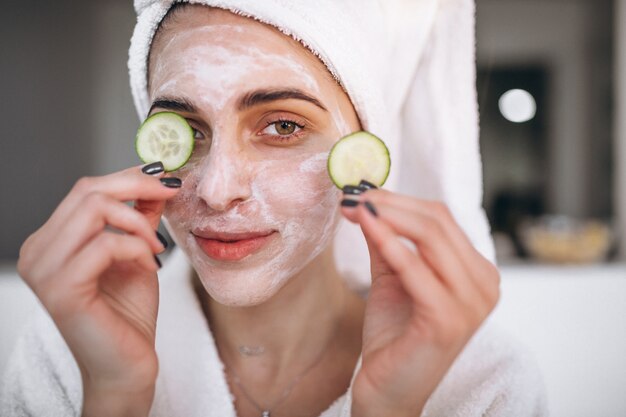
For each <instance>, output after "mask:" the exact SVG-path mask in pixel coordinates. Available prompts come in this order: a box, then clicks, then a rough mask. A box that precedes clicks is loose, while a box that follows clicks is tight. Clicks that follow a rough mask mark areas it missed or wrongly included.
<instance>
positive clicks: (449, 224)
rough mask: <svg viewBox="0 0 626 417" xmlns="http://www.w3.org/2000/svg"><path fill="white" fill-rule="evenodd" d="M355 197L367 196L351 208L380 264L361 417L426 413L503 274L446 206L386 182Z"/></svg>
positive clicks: (358, 399)
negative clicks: (386, 185)
mask: <svg viewBox="0 0 626 417" xmlns="http://www.w3.org/2000/svg"><path fill="white" fill-rule="evenodd" d="M346 197H348V198H351V199H357V200H359V201H360V203H359V204H358V206H356V207H342V212H343V214H344V216H346V218H348V219H349V220H350V221H352V222H355V223H358V224H360V226H361V229H362V230H363V233H364V235H365V238H366V241H367V244H368V248H369V252H370V259H371V271H372V285H371V289H370V292H369V297H368V300H367V307H366V310H365V321H364V325H363V348H362V355H363V356H362V366H361V369H360V371H359V373H358V374H357V376H356V379H355V381H354V385H353V403H352V416H354V417H368V416H376V417H385V416H394V417H402V416H411V417H418V416H419V415H420V414H421V412H422V410H423V408H424V405H425V403H426V401H427V400H428V398H429V397H430V395H431V394H432V393H433V391H434V390H435V388H436V387H437V385H438V384H439V382H440V381H441V380H442V379H443V377H444V376H445V374H446V372H447V371H448V369H449V368H450V366H451V365H452V363H453V362H454V360H455V358H456V357H457V356H458V355H459V353H460V352H461V351H462V349H463V347H464V346H465V345H466V343H467V342H468V341H469V339H470V338H471V337H472V335H473V334H474V333H475V332H476V330H477V329H478V328H479V327H480V325H481V324H482V322H483V321H484V320H485V318H486V317H487V316H488V315H489V313H490V312H491V311H492V310H493V308H494V307H495V305H496V304H497V302H498V299H499V294H500V291H499V284H500V275H499V273H498V270H497V268H496V267H495V266H494V265H493V264H492V263H491V262H489V261H488V260H487V259H485V258H484V257H483V256H482V255H481V254H480V253H479V252H478V251H477V250H476V249H475V248H474V247H473V246H472V244H471V242H470V241H469V239H468V238H467V236H466V235H465V234H464V233H463V231H462V230H461V228H460V227H459V226H458V225H457V223H456V222H455V220H454V219H453V217H452V215H451V213H450V211H449V210H448V208H447V207H446V206H445V205H444V204H442V203H440V202H434V201H426V200H419V199H417V198H414V197H409V196H405V195H400V194H396V193H392V192H390V191H386V190H379V189H372V190H369V191H367V192H365V193H364V194H361V195H359V196H346ZM365 202H369V204H370V205H371V207H372V208H373V210H374V211H375V212H376V213H377V216H376V215H373V214H372V213H371V211H370V210H369V209H368V208H367V205H366V203H365ZM401 238H406V239H408V241H410V242H412V243H413V244H414V246H415V249H416V250H415V249H414V248H412V247H411V245H406V243H405V242H402V240H401Z"/></svg>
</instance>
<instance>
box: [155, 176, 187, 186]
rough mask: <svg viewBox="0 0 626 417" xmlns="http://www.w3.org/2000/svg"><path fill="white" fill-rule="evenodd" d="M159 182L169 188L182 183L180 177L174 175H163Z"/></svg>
mask: <svg viewBox="0 0 626 417" xmlns="http://www.w3.org/2000/svg"><path fill="white" fill-rule="evenodd" d="M160 181H161V183H162V184H163V185H165V186H166V187H169V188H180V186H181V185H183V182H182V181H181V180H180V178H176V177H165V178H161V179H160Z"/></svg>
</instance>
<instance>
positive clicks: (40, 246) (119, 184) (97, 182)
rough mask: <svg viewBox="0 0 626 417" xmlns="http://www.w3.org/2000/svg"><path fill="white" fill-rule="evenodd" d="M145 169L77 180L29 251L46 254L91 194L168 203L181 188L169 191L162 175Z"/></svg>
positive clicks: (128, 169)
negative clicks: (151, 173)
mask: <svg viewBox="0 0 626 417" xmlns="http://www.w3.org/2000/svg"><path fill="white" fill-rule="evenodd" d="M143 167H144V166H141V165H139V166H134V167H131V168H127V169H125V170H123V171H118V172H115V173H113V174H109V175H105V176H102V177H84V178H81V179H80V180H78V181H77V182H76V184H75V185H74V187H73V188H72V190H71V191H70V192H69V193H68V195H67V196H66V197H65V198H64V199H63V201H61V203H60V204H59V206H58V207H57V208H56V210H55V211H54V212H53V213H52V215H51V216H50V218H49V219H48V221H47V222H46V223H45V224H44V225H43V226H42V227H41V228H40V229H39V230H37V231H36V232H35V233H33V235H32V239H30V240H31V242H29V245H30V246H31V248H30V250H31V251H34V252H36V253H38V254H41V253H43V251H45V250H47V248H48V247H49V245H50V244H51V241H52V240H53V239H54V236H55V235H57V234H58V233H59V231H60V228H61V227H62V225H63V224H65V222H66V221H67V218H68V216H69V215H70V214H71V213H72V212H73V211H74V210H75V208H76V207H77V206H78V204H80V202H81V201H82V199H83V198H84V197H85V196H87V195H88V194H90V193H93V192H102V193H103V194H107V195H110V196H111V197H113V198H115V199H117V200H120V201H131V200H138V199H147V200H167V199H169V198H171V197H173V196H174V195H176V193H177V192H178V188H172V187H167V186H165V185H164V184H163V183H161V181H160V179H161V178H159V177H162V176H163V175H162V174H159V173H157V174H155V175H146V174H145V173H143V172H142V168H143Z"/></svg>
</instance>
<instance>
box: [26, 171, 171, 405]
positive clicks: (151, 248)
mask: <svg viewBox="0 0 626 417" xmlns="http://www.w3.org/2000/svg"><path fill="white" fill-rule="evenodd" d="M155 165H156V166H157V168H156V170H155V169H154V167H155ZM159 165H160V164H158V163H157V164H151V165H150V167H153V169H152V170H151V172H152V175H146V173H144V172H142V169H141V168H142V167H141V166H135V167H132V168H128V169H126V170H123V171H119V172H115V173H113V174H110V175H106V176H102V177H85V178H81V179H80V180H79V181H78V182H76V184H75V185H74V187H73V188H72V189H71V191H70V192H69V194H68V195H67V196H66V197H65V198H64V199H63V201H62V202H61V203H60V204H59V206H58V207H57V208H56V210H55V211H54V213H53V214H52V216H51V217H50V218H49V219H48V220H47V221H46V223H45V224H44V225H43V226H41V227H40V228H39V229H38V230H37V231H35V232H34V233H33V234H32V235H30V236H29V237H28V238H27V239H26V241H25V242H24V243H23V245H22V247H21V248H20V256H19V260H18V263H17V270H18V272H19V274H20V276H21V277H22V278H23V279H24V281H26V283H27V284H28V285H29V287H30V288H31V289H32V290H33V292H34V293H35V295H36V296H37V297H38V298H39V300H40V301H41V303H42V304H43V305H44V307H45V308H46V309H47V310H48V312H49V314H50V316H51V318H52V319H53V320H54V322H55V323H56V326H57V327H58V329H59V331H60V333H61V335H62V336H63V338H64V339H65V341H66V343H67V345H68V347H69V348H70V350H71V352H72V354H73V356H74V358H75V359H76V362H77V364H78V366H79V368H80V371H81V375H82V378H83V389H84V391H83V392H84V396H85V399H84V403H85V407H86V406H87V403H88V402H89V401H92V402H93V403H95V402H97V400H96V399H95V397H100V398H101V399H104V398H105V397H108V400H114V402H115V397H116V396H118V399H120V400H121V398H122V397H124V396H125V397H127V398H132V397H133V395H135V398H140V397H141V396H142V395H143V397H144V398H145V397H149V402H151V401H152V396H153V393H154V384H155V381H156V376H157V372H158V361H157V356H156V351H155V347H154V342H155V333H156V318H157V311H158V302H159V288H158V280H157V275H156V272H157V270H158V268H159V265H158V263H157V262H158V261H157V259H156V256H155V254H156V253H160V252H162V251H163V250H164V249H165V248H164V246H163V244H162V243H161V242H160V240H159V238H158V236H157V234H156V229H157V227H158V225H159V221H160V217H161V214H162V213H163V209H164V207H165V201H166V200H167V199H169V198H172V197H173V196H174V195H176V193H177V191H178V188H177V187H176V185H178V186H180V180H178V181H177V179H174V178H168V179H167V180H166V182H169V184H170V186H166V184H165V183H164V182H162V181H161V180H164V178H162V177H163V176H164V175H163V171H162V168H161V167H162V166H159ZM155 171H156V172H155ZM177 182H178V184H176V183H177ZM172 183H174V184H173V185H174V186H172ZM128 201H134V202H135V204H134V207H130V206H128V205H126V204H124V202H128ZM120 232H121V233H120ZM146 401H148V400H147V399H146ZM136 405H137V404H135V406H136ZM147 406H148V407H149V406H150V404H147ZM120 407H121V406H120ZM94 408H95V407H94ZM144 408H145V405H144ZM112 411H113V410H111V412H112ZM110 415H111V414H110Z"/></svg>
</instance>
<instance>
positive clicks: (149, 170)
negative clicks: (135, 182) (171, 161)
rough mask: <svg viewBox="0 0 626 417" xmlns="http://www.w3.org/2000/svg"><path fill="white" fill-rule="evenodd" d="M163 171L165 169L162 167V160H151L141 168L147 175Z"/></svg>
mask: <svg viewBox="0 0 626 417" xmlns="http://www.w3.org/2000/svg"><path fill="white" fill-rule="evenodd" d="M163 171H165V168H164V167H163V162H161V161H157V162H153V163H151V164H148V165H146V166H144V167H143V168H141V172H143V173H144V174H148V175H156V174H160V173H161V172H163Z"/></svg>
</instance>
